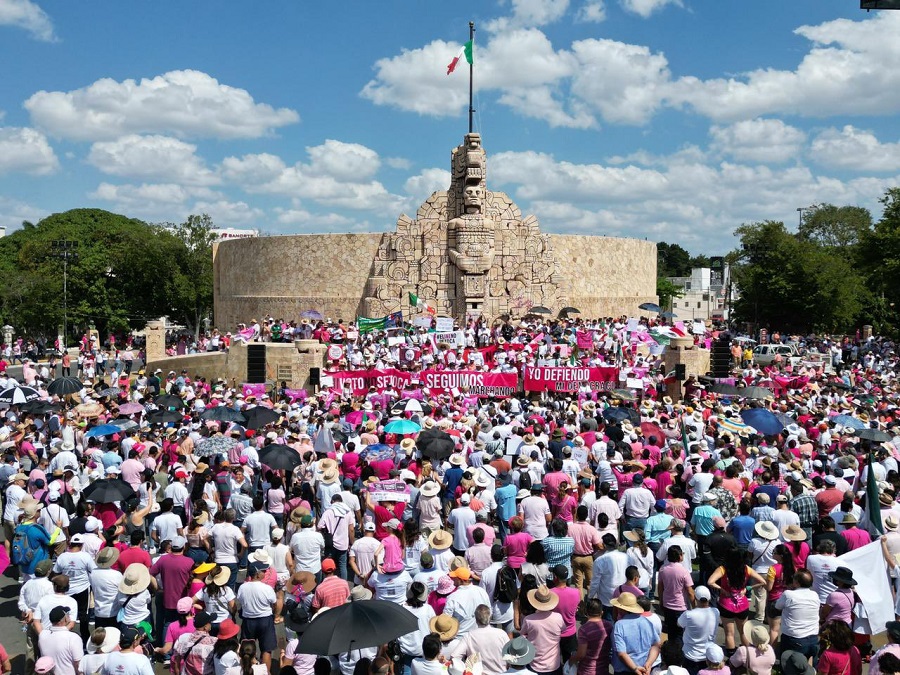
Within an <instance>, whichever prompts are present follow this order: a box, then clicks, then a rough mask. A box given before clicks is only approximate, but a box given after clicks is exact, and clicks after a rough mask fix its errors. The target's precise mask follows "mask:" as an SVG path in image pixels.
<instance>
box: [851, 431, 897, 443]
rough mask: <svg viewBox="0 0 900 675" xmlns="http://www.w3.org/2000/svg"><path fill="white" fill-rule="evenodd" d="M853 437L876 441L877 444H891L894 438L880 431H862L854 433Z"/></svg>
mask: <svg viewBox="0 0 900 675" xmlns="http://www.w3.org/2000/svg"><path fill="white" fill-rule="evenodd" d="M853 435H854V436H856V437H857V438H861V439H862V440H864V441H874V442H875V443H890V442H891V441H892V440H894V437H893V436H891V435H890V434H888V433H885V432H884V431H881V430H880V429H860V430H859V431H854V432H853Z"/></svg>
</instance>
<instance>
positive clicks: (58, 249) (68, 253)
mask: <svg viewBox="0 0 900 675" xmlns="http://www.w3.org/2000/svg"><path fill="white" fill-rule="evenodd" d="M50 255H51V256H53V257H54V258H57V259H59V260H62V263H63V342H62V344H61V345H60V348H61V350H62V351H63V353H65V351H66V349H67V347H68V344H69V263H70V262H73V263H75V262H78V242H77V241H71V240H69V239H56V240H54V241H52V242H50Z"/></svg>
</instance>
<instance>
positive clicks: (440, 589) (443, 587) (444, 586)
mask: <svg viewBox="0 0 900 675" xmlns="http://www.w3.org/2000/svg"><path fill="white" fill-rule="evenodd" d="M434 590H435V591H436V592H437V594H438V595H450V594H451V593H452V592H453V591H455V590H456V585H455V584H454V583H453V579H451V578H450V577H449V576H448V575H446V574H445V575H443V576H442V577H441V578H440V579H438V583H437V586H436V587H435V589H434Z"/></svg>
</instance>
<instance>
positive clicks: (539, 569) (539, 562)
mask: <svg viewBox="0 0 900 675" xmlns="http://www.w3.org/2000/svg"><path fill="white" fill-rule="evenodd" d="M526 574H530V575H532V576H533V577H534V578H535V579H537V580H538V582H539V583H541V584H543V583H545V582H546V581H547V577H548V576H550V568H549V567H548V566H547V553H546V551H544V545H543V543H542V542H541V540H538V539H535V540H534V541H532V542H531V543H530V544H528V551H527V552H526V553H525V564H523V565H522V576H523V577H524V576H525V575H526Z"/></svg>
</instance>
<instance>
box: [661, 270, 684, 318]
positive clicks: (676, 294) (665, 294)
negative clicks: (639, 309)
mask: <svg viewBox="0 0 900 675" xmlns="http://www.w3.org/2000/svg"><path fill="white" fill-rule="evenodd" d="M656 295H657V297H659V306H660V307H662V308H663V310H664V311H665V310H671V309H672V300H674V299H675V298H683V297H684V289H683V288H682V287H681V286H676V285H675V284H673V283H672V282H671V281H669V280H668V279H666V278H664V277H660V278H658V279H657V280H656Z"/></svg>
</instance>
